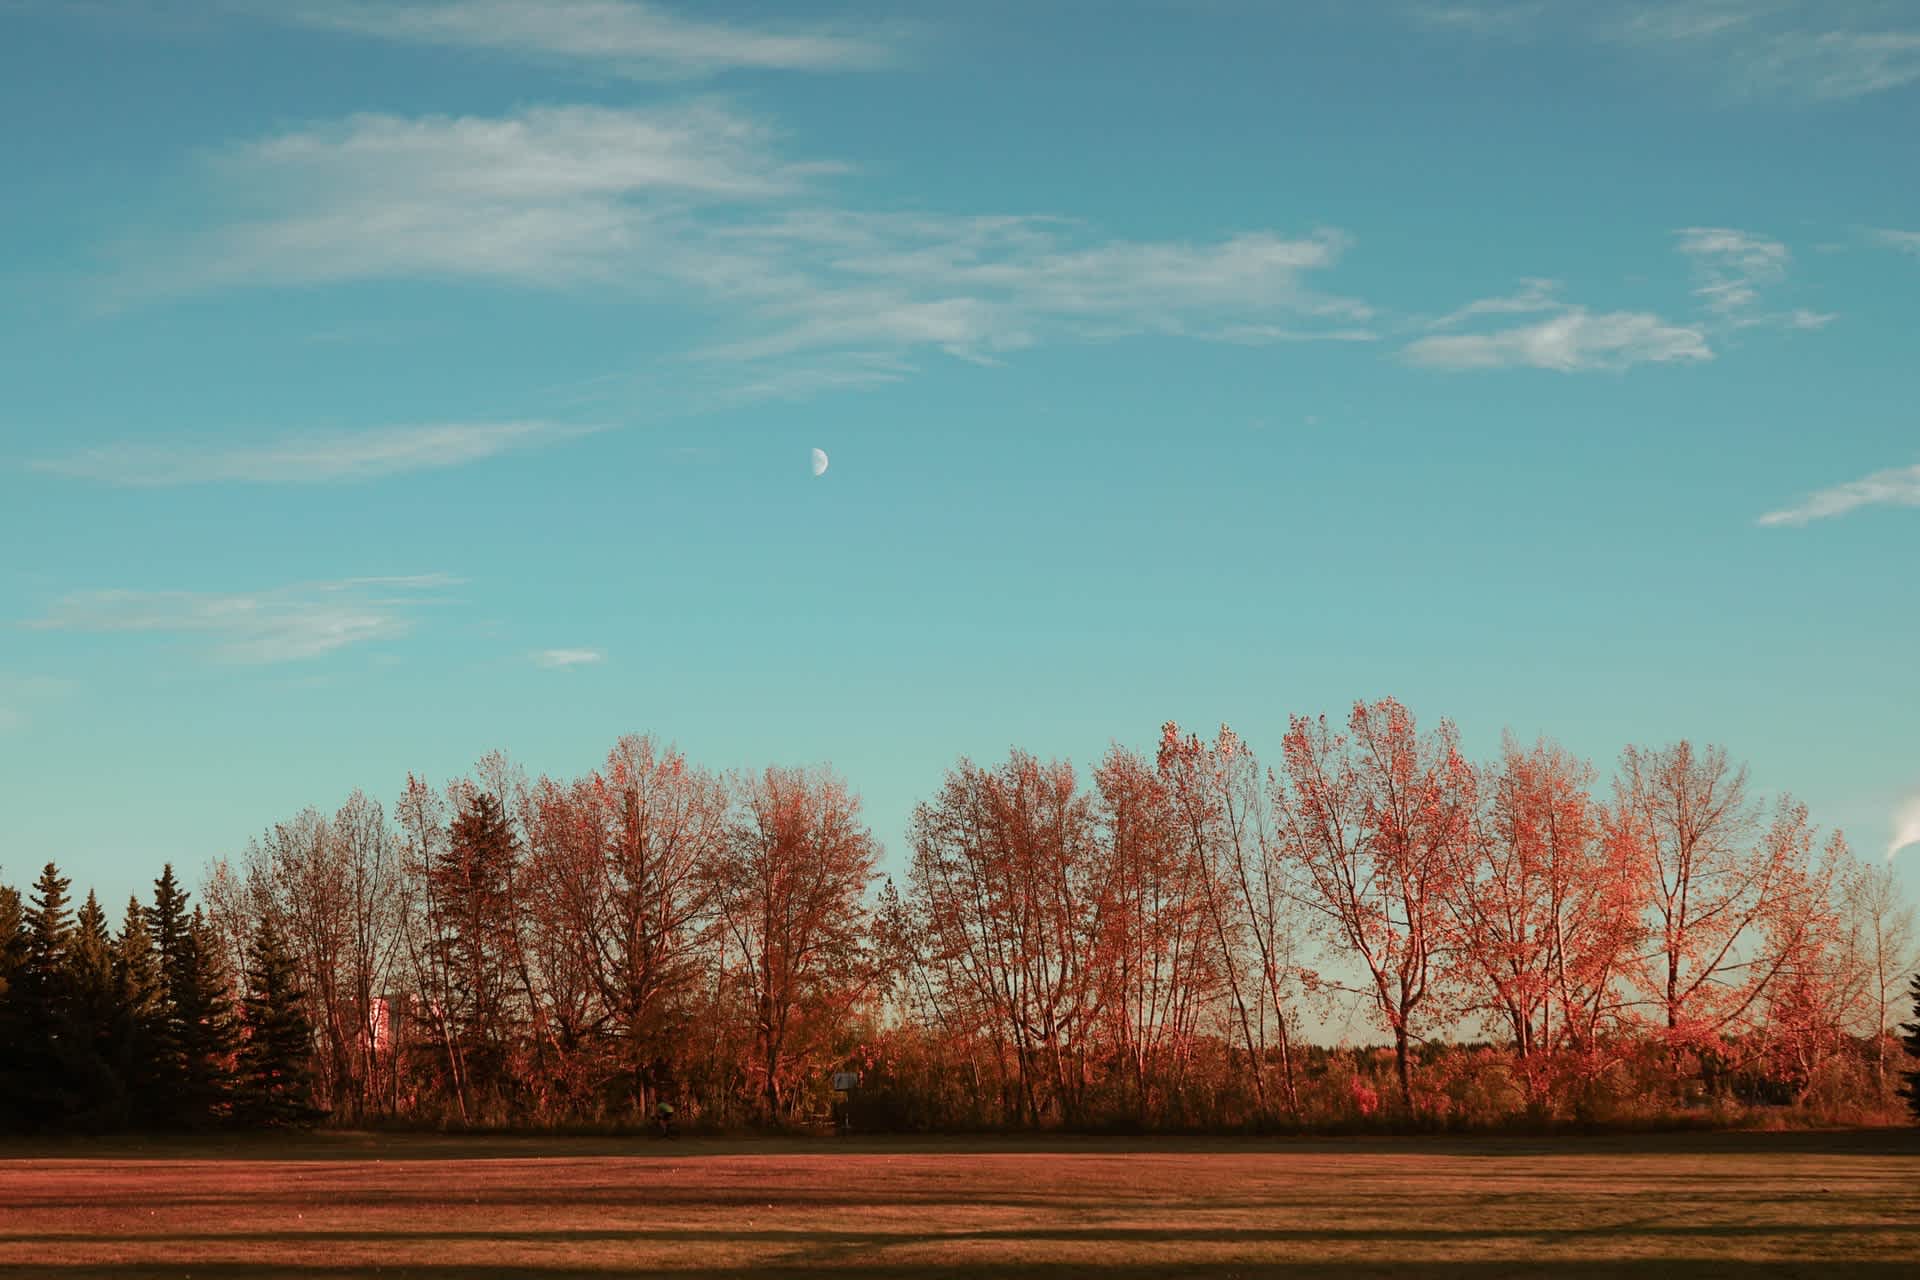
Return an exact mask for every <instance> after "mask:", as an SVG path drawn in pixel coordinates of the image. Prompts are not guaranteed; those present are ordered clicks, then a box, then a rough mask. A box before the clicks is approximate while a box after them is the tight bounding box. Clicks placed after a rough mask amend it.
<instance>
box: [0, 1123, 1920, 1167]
mask: <svg viewBox="0 0 1920 1280" xmlns="http://www.w3.org/2000/svg"><path fill="white" fill-rule="evenodd" d="M922 1154H924V1155H943V1156H944V1155H1081V1156H1120V1155H1168V1156H1172V1155H1215V1154H1217V1155H1227V1156H1252V1155H1266V1154H1272V1155H1282V1156H1284V1155H1289V1154H1299V1155H1393V1156H1420V1155H1430V1156H1483V1157H1489V1158H1503V1157H1505V1158H1511V1157H1529V1156H1543V1155H1550V1156H1607V1157H1615V1156H1622V1155H1775V1154H1778V1155H1825V1156H1910V1155H1920V1128H1916V1127H1906V1128H1879V1129H1836V1130H1824V1129H1783V1130H1775V1131H1769V1132H1761V1131H1753V1130H1728V1131H1719V1132H1714V1131H1682V1132H1656V1133H1599V1134H1582V1133H1569V1134H1565V1135H1561V1136H1539V1135H1533V1136H1513V1135H1505V1134H1484V1135H1478V1134H1431V1135H1406V1136H1398V1137H1341V1138H1329V1137H1186V1136H1178V1135H1171V1134H1167V1135H1146V1136H1125V1137H1097V1136H1088V1135H1078V1134H951V1135H940V1134H936V1135H906V1134H902V1135H897V1136H896V1135H873V1136H863V1137H851V1138H848V1137H821V1138H795V1137H783V1136H766V1137H754V1136H747V1137H737V1138H686V1139H680V1140H676V1141H671V1142H666V1141H661V1140H659V1139H657V1138H644V1137H631V1136H607V1137H600V1136H590V1135H582V1136H577V1137H575V1136H553V1135H546V1134H452V1133H449V1134H442V1133H433V1134H415V1133H380V1132H363V1131H349V1130H321V1131H318V1132H314V1133H303V1134H285V1133H259V1134H205V1135H166V1134H155V1135H139V1136H128V1135H114V1136H109V1137H96V1138H87V1137H54V1138H8V1137H0V1163H4V1162H5V1161H8V1160H240V1161H251V1160H276V1161H277V1160H288V1161H322V1162H335V1161H354V1160H385V1161H401V1160H467V1159H482V1160H501V1159H508V1160H512V1159H521V1160H540V1159H554V1158H559V1159H572V1160H583V1159H643V1160H680V1159H698V1158H702V1157H711V1156H782V1157H793V1156H813V1157H820V1158H823V1159H834V1158H837V1157H842V1156H858V1155H883V1156H902V1155H922Z"/></svg>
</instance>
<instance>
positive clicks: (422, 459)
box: [32, 422, 599, 488]
mask: <svg viewBox="0 0 1920 1280" xmlns="http://www.w3.org/2000/svg"><path fill="white" fill-rule="evenodd" d="M598 429H599V428H594V427H580V426H565V425H561V424H557V423H552V422H491V423H435V424H430V425H424V426H409V427H388V428H382V429H379V430H373V431H358V432H341V433H332V434H318V435H311V436H284V437H280V438H278V439H276V440H273V441H270V442H266V443H262V444H249V445H203V446H195V445H190V444H185V443H179V442H173V443H142V442H138V441H125V442H120V443H115V444H109V445H102V446H99V447H97V448H92V449H85V450H81V451H80V452H78V453H72V454H67V455H64V456H62V457H57V458H46V459H42V460H39V461H37V462H35V463H33V464H32V465H33V467H34V468H35V469H36V470H39V471H44V472H48V473H50V474H53V475H62V476H71V477H74V478H76V479H82V480H94V481H99V482H101V483H104V484H111V485H116V486H119V487H122V488H164V487H170V486H177V485H195V484H219V483H236V484H331V483H341V482H349V481H357V480H374V479H379V478H381V477H385V476H394V475H402V474H405V473H407V472H413V471H431V470H438V469H441V468H445V467H457V466H462V465H465V464H467V463H471V462H478V461H481V460H483V459H486V458H492V457H497V456H499V455H501V454H504V453H509V452H513V451H515V450H522V449H533V448H539V447H541V446H543V445H548V444H553V443H557V442H560V441H563V440H570V439H575V438H578V437H580V436H583V435H587V434H590V433H592V432H593V431H595V430H598Z"/></svg>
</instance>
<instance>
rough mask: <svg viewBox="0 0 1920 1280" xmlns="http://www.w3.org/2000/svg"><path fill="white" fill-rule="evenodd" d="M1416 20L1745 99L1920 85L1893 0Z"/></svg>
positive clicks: (1466, 9)
mask: <svg viewBox="0 0 1920 1280" xmlns="http://www.w3.org/2000/svg"><path fill="white" fill-rule="evenodd" d="M1413 14H1414V16H1415V18H1416V19H1417V20H1419V21H1420V22H1421V23H1422V24H1423V25H1425V26H1428V27H1430V28H1443V29H1444V28H1451V29H1453V30H1456V31H1460V32H1464V33H1468V34H1472V35H1477V36H1480V37H1483V38H1498V39H1506V40H1517V39H1528V38H1533V39H1552V38H1556V37H1558V38H1562V39H1573V40H1577V41H1585V42H1589V43H1595V44H1601V45H1611V46H1615V47H1619V48H1624V49H1628V50H1633V51H1635V52H1637V53H1639V54H1640V55H1642V56H1644V57H1648V58H1659V59H1664V60H1666V61H1668V62H1670V63H1673V64H1675V65H1676V66H1677V67H1681V68H1685V69H1686V73H1687V74H1690V75H1694V76H1697V77H1704V76H1706V75H1712V76H1714V77H1716V78H1718V79H1719V80H1720V81H1721V83H1722V84H1723V85H1724V86H1725V88H1726V89H1727V90H1729V91H1731V92H1732V93H1734V94H1736V95H1739V96H1748V97H1751V96H1756V95H1771V96H1783V97H1789V98H1801V99H1805V100H1809V101H1844V100H1847V99H1852V98H1861V97H1866V96H1868V95H1870V94H1875V93H1885V92H1888V91H1891V90H1897V89H1902V88H1905V87H1906V86H1908V85H1911V84H1913V83H1915V82H1920V23H1916V22H1915V21H1914V17H1915V12H1914V10H1913V8H1912V7H1911V6H1910V5H1898V4H1890V3H1887V2H1886V0H1661V2H1660V3H1636V4H1626V5H1619V4H1601V5H1596V4H1588V3H1580V2H1578V0H1555V2H1553V3H1547V2H1544V0H1481V2H1480V3H1473V4H1463V3H1455V4H1427V5H1420V6H1416V7H1415V8H1414V10H1413ZM1709 66H1710V67H1711V71H1707V70H1706V68H1707V67H1709Z"/></svg>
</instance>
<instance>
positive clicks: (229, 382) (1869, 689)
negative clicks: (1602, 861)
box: [0, 0, 1920, 898]
mask: <svg viewBox="0 0 1920 1280" xmlns="http://www.w3.org/2000/svg"><path fill="white" fill-rule="evenodd" d="M0 112H4V116H5V118H6V119H8V120H10V121H14V122H29V123H28V127H10V128H8V129H5V130H0V174H4V175H5V177H4V181H3V182H0V547H4V548H5V549H6V552H7V554H5V555H4V556H0V621H3V622H4V626H0V874H4V875H5V876H6V877H8V878H9V879H14V880H20V879H25V878H28V877H29V876H30V874H31V869H32V868H33V867H35V866H37V865H38V864H39V863H41V862H42V861H44V860H46V859H47V858H57V859H58V860H60V861H61V862H62V864H63V865H64V866H66V867H67V868H69V869H70V871H71V872H72V873H73V874H74V875H75V877H76V878H77V879H78V880H80V881H81V882H83V883H90V884H94V885H98V886H99V887H100V888H101V889H102V891H103V892H104V893H106V894H108V895H111V896H112V897H115V898H120V897H124V895H125V893H126V892H128V891H129V890H131V889H133V888H135V887H136V886H143V885H144V884H145V882H146V880H148V879H150V877H151V876H152V874H153V872H154V869H155V868H156V867H157V865H158V864H159V862H160V861H162V860H163V859H172V860H174V861H175V862H177V863H180V864H183V865H184V866H186V867H188V868H191V869H193V871H194V872H196V873H197V871H198V869H199V868H200V867H201V866H202V865H203V864H204V862H205V861H206V859H208V858H209V857H211V856H213V855H216V854H220V853H230V852H233V851H236V850H237V849H238V848H239V847H240V846H241V845H243V844H244V842H245V841H246V839H247V838H248V837H249V836H250V835H252V834H254V833H256V832H257V831H259V830H260V829H262V828H263V827H265V826H266V825H267V824H269V823H271V822H272V821H274V820H276V819H279V818H282V817H285V816H287V815H288V814H290V813H292V812H294V811H296V810H297V809H299V808H300V807H302V806H304V805H306V804H309V803H312V804H319V805H322V806H325V807H331V806H333V805H336V804H338V803H339V801H340V800H341V799H343V798H344V797H345V795H346V794H347V792H348V791H350V790H351V789H352V788H354V787H356V786H359V787H364V788H366V789H367V790H368V791H369V792H370V793H372V794H374V795H376V796H378V797H380V798H382V799H384V800H388V801H390V800H391V799H392V797H393V796H394V795H395V794H396V793H397V791H398V790H399V787H400V785H401V783H402V782H403V780H404V778H405V775H406V773H407V771H408V770H413V771H416V772H419V773H422V774H424V775H426V776H428V777H430V778H433V779H435V780H443V779H445V778H446V777H448V776H449V775H451V774H454V773H456V772H459V771H462V770H464V769H466V768H467V767H469V766H470V764H471V762H472V761H473V760H474V759H475V758H476V757H478V756H479V755H480V754H482V753H483V752H485V751H487V750H489V749H491V748H494V747H500V748H504V749H506V750H508V751H510V752H511V753H512V754H513V755H514V756H515V757H517V758H518V759H519V760H521V761H522V762H523V763H524V764H525V765H526V766H527V767H528V768H529V769H530V770H533V771H536V772H537V771H549V772H555V773H576V772H580V771H584V770H585V769H587V768H589V767H591V766H592V765H594V764H595V763H596V761H597V760H598V759H599V757H600V756H601V755H602V754H603V753H604V751H605V750H606V748H607V747H608V746H609V745H610V744H611V742H612V741H613V739H614V738H615V737H616V736H617V735H618V734H620V733H622V732H627V731H634V730H644V731H651V732H653V733H656V734H658V735H660V736H662V737H664V738H668V739H671V740H674V741H676V742H678V743H679V744H680V745H681V746H682V747H684V748H685V749H686V750H688V751H689V753H690V754H692V755H693V756H694V757H695V758H697V759H699V760H701V761H702V762H704V763H707V764H710V765H713V766H716V767H730V766H736V765H739V766H751V765H757V764H761V763H767V762H775V761H778V762H793V763H800V762H813V761H831V762H832V763H833V764H834V765H835V766H837V767H838V768H839V769H840V770H842V771H843V772H844V773H845V774H846V775H847V776H848V777H849V778H850V779H851V780H852V782H853V783H854V785H855V786H856V787H857V788H858V789H859V790H860V791H861V792H862V793H863V795H864V797H865V799H866V803H867V808H868V813H869V816H870V818H871V820H872V822H873V824H874V827H875V830H876V832H877V833H878V834H879V835H880V837H881V838H882V840H883V841H884V842H885V843H886V844H887V846H888V849H889V865H893V866H897V865H899V863H900V860H901V859H902V858H903V857H904V853H905V850H904V830H905V824H906V820H907V816H908V813H909V812H910V810H911V807H912V805H913V803H914V802H915V801H916V800H917V799H918V798H920V797H922V796H924V795H926V794H928V793H929V792H930V791H931V790H932V789H933V788H934V787H935V786H936V785H937V782H938V779H939V777H940V773H941V771H942V770H943V769H944V768H945V767H946V766H947V765H948V764H950V763H951V762H952V761H953V759H954V758H956V757H957V756H959V755H960V754H962V753H966V754H971V755H974V756H976V757H978V758H987V759H991V758H995V757H998V756H1000V755H1001V754H1003V753H1004V752H1005V750H1006V749H1007V747H1008V746H1009V745H1012V744H1019V745H1021V746H1023V747H1025V748H1028V749H1030V750H1033V751H1036V752H1039V753H1041V754H1044V755H1066V756H1070V757H1072V758H1073V759H1075V760H1076V761H1078V762H1081V763H1091V762H1092V761H1093V760H1094V759H1095V758H1097V756H1098V755H1099V754H1100V753H1101V752H1102V751H1103V750H1104V749H1105V747H1106V745H1107V743H1108V742H1109V741H1110V740H1114V739H1118V740H1121V741H1124V742H1128V743H1131V744H1135V745H1139V746H1142V747H1145V746H1149V745H1151V743H1152V742H1153V740H1154V738H1155V735H1156V730H1157V727H1158V725H1159V724H1160V723H1161V722H1162V721H1163V720H1166V719H1169V718H1172V719H1177V720H1179V721H1181V722H1182V723H1183V724H1186V725H1189V726H1191V727H1195V728H1201V729H1207V728H1210V727H1211V726H1213V725H1215V724H1218V723H1220V722H1221V721H1227V722H1230V723H1231V724H1233V725H1234V726H1235V728H1236V729H1238V730H1239V731H1240V732H1241V733H1242V734H1243V735H1244V736H1246V737H1247V738H1248V739H1250V740H1251V741H1252V743H1253V744H1254V745H1255V746H1256V748H1264V749H1266V750H1268V751H1271V750H1272V749H1274V748H1275V747H1276V746H1277V743H1278V738H1279V735H1280V733H1281V732H1282V731H1283V730H1284V727H1285V721H1286V715H1287V714H1288V713H1289V712H1293V711H1298V712H1319V711H1329V712H1334V713H1339V712H1341V711H1342V710H1343V709H1344V708H1345V707H1346V706H1347V705H1348V704H1349V703H1350V702H1351V701H1352V700H1353V699H1354V698H1356V697H1378V696H1383V695H1389V694H1390V695H1393V696H1397V697H1399V698H1401V699H1402V700H1404V701H1406V702H1408V703H1409V704H1410V705H1411V706H1412V707H1413V708H1414V710H1415V712H1416V713H1417V714H1418V715H1420V716H1421V717H1422V718H1423V719H1426V720H1433V719H1436V718H1438V717H1441V716H1451V717H1453V718H1454V719H1455V720H1457V721H1458V722H1459V724H1460V726H1461V728H1462V731H1463V733H1464V735H1465V737H1466V740H1467V742H1468V744H1469V745H1470V746H1471V747H1473V748H1474V749H1475V750H1476V751H1477V752H1480V753H1483V754H1485V753H1491V752H1492V750H1493V749H1494V747H1495V746H1496V744H1497V741H1498V736H1499V733H1500V731H1501V729H1502V728H1503V727H1511V728H1512V729H1513V730H1514V731H1515V732H1517V733H1519V734H1520V735H1522V736H1523V737H1531V736H1533V735H1535V734H1539V733H1549V734H1553V735H1555V736H1557V737H1559V738H1560V739H1561V740H1563V741H1564V742H1566V743H1567V744H1568V745H1569V746H1570V747H1572V748H1573V749H1575V750H1577V751H1579V752H1582V753H1584V754H1587V755H1589V756H1591V757H1593V758H1594V759H1595V760H1596V762H1597V763H1599V764H1600V765H1601V767H1602V768H1603V770H1604V769H1606V768H1607V767H1609V766H1610V764H1611V762H1612V759H1613V757H1614V755H1615V754H1616V753H1617V751H1618V749H1619V748H1620V746H1622V745H1623V744H1625V743H1627V742H1629V741H1633V742H1642V743H1663V742H1667V741H1671V740H1673V739H1675V738H1678V737H1681V736H1687V737H1691V738H1694V739H1696V740H1708V741H1719V742H1724V743H1725V744H1726V745H1727V746H1728V747H1729V749H1730V750H1731V751H1732V752H1733V753H1734V754H1735V755H1736V756H1739V757H1743V758H1745V759H1747V760H1749V761H1751V763H1752V766H1753V770H1754V777H1755V781H1756V782H1757V783H1758V784H1759V785H1760V786H1761V787H1763V788H1765V789H1767V790H1776V789H1783V788H1785V789H1791V790H1793V791H1794V792H1796V793H1797V794H1798V795H1800V796H1801V797H1802V798H1803V799H1805V800H1807V801H1808V802H1809V803H1810V804H1811V805H1812V807H1813V808H1814V811H1815V814H1816V817H1817V818H1819V819H1820V820H1821V821H1823V822H1824V823H1826V824H1828V825H1838V826H1843V827H1844V828H1845V829H1846V830H1847V832H1848V834H1849V836H1850V838H1851V839H1852V841H1853V843H1854V845H1855V847H1856V848H1857V849H1859V850H1861V851H1862V852H1863V853H1864V854H1866V855H1867V856H1872V857H1877V856H1879V855H1880V854H1882V853H1883V852H1884V851H1885V849H1886V846H1887V844H1888V842H1889V840H1890V838H1891V836H1892V832H1893V830H1894V825H1895V817H1894V815H1895V813H1896V810H1897V808H1898V806H1899V805H1900V804H1901V803H1902V800H1903V797H1905V796H1908V795H1910V794H1912V793H1913V792H1914V791H1916V790H1920V745H1917V744H1920V735H1917V733H1916V721H1917V720H1920V716H1916V712H1917V711H1920V661H1917V660H1916V657H1915V655H1916V653H1920V640H1917V639H1916V638H1917V637H1920V593H1916V592H1915V590H1914V580H1915V575H1914V569H1913V566H1914V565H1915V563H1916V553H1920V422H1917V421H1916V416H1915V409H1914V404H1915V399H1916V397H1915V387H1916V378H1917V377H1920V375H1917V374H1916V372H1915V371H1916V369H1920V178H1916V176H1915V175H1916V174H1920V130H1916V129H1915V128H1914V121H1915V120H1916V119H1920V5H1916V4H1913V3H1874V2H1868V0H1861V2H1857V3H1856V2H1852V0H1828V2H1826V3H1819V4H1814V3H1794V2H1792V0H1677V2H1675V3H1668V4H1664V5H1659V6H1651V5H1649V6H1640V5H1633V4H1622V5H1613V6H1604V5H1601V6H1596V5H1576V4H1571V3H1567V4H1555V3H1528V2H1524V0H1515V2H1513V3H1494V2H1491V0H1490V2H1488V3H1476V4H1468V3H1431V4H1425V3H1378V4H1363V3H1355V4H1334V3H1309V2H1305V0H1303V2H1302V3H1297V4H1284V5H1283V4H1257V3H1251V2H1247V3H1236V2H1234V0H1215V2H1212V3H1194V4H1184V5H1176V4H1172V3H1145V2H1140V3H1120V4H1097V5H1096V4H1091V3H1066V2H1064V0H1062V2H1059V3H1031V2H1029V3H1020V4H1014V3H998V2H988V3H978V4H972V5H966V6H917V5H916V6H901V7H898V8H895V9H888V8H885V7H882V6H877V5H874V6H837V5H836V6H821V7H818V8H817V9H812V10H802V9H801V8H800V7H799V6H794V5H777V6H776V5H770V4H762V5H753V6H748V5H738V6H727V5H702V6H698V7H693V6H684V7H669V6H666V5H651V4H638V3H619V2H617V0H577V2H576V0H555V2H554V3H550V4H544V5H538V6H534V5H510V4H507V3H504V2H501V0H436V2H432V3H428V2H425V0H393V2H392V3H382V4H371V3H353V2H350V0H294V2H291V3H280V4H271V5H269V4H264V3H263V4H258V5H250V4H244V3H228V4H223V3H217V2H215V0H199V2H196V3H192V4H187V3H176V4H168V3H148V4H139V5H134V4H126V5H118V4H106V3H99V4H91V3H57V4H56V3H52V2H51V0H46V2H42V0H24V2H23V0H11V2H7V0H0ZM812 447H819V448H823V449H825V450H827V451H828V452H829V453H830V454H831V455H832V459H833V462H832V467H831V469H830V470H829V471H828V472H827V474H826V475H824V476H821V477H819V478H817V479H816V478H813V477H812V476H810V474H809V472H808V467H807V458H808V450H809V449H810V448H812ZM1905 857H1906V859H1907V866H1906V867H1905V869H1904V871H1903V874H1904V875H1905V877H1906V879H1907V882H1908V884H1909V887H1910V888H1920V871H1916V870H1915V869H1914V867H1913V865H1912V864H1913V863H1915V862H1920V854H1914V853H1909V854H1907V855H1905Z"/></svg>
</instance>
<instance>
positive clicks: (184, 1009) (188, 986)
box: [167, 907, 239, 1129]
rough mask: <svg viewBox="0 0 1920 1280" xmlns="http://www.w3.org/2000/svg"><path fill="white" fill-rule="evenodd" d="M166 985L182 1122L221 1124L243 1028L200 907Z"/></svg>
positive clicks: (193, 1125)
mask: <svg viewBox="0 0 1920 1280" xmlns="http://www.w3.org/2000/svg"><path fill="white" fill-rule="evenodd" d="M167 989H168V992H169V994H170V995H171V996H172V998H173V1013H174V1017H175V1018H176V1019H177V1020H178V1021H177V1025H178V1029H179V1033H180V1056H181V1062H182V1067H183V1082H184V1085H185V1088H184V1091H183V1093H182V1102H183V1104H184V1105H183V1108H182V1110H181V1113H180V1117H179V1119H180V1123H181V1124H183V1125H185V1126H186V1127H188V1128H194V1129H197V1128H203V1127H206V1126H208V1125H214V1124H219V1123H221V1122H222V1121H224V1120H226V1119H228V1118H229V1116H230V1115H231V1114H232V1103H233V1097H232V1093H233V1089H232V1085H233V1051H234V1048H235V1046H236V1045H237V1043H238V1031H239V1029H238V1028H237V1027H236V1026H235V1025H234V1021H233V989H232V986H231V985H230V984H229V983H228V981H227V975H226V974H225V973H224V972H223V971H222V969H221V966H220V963H219V947H218V945H217V944H216V943H215V941H214V938H213V929H212V927H211V926H210V925H209V924H208V923H207V917H206V914H205V913H204V912H203V911H201V910H200V909H199V908H198V907H195V908H194V911H193V915H192V916H191V917H190V918H189V920H188V924H187V934H186V942H185V946H184V948H183V951H182V959H181V962H180V963H179V965H178V966H177V967H176V968H175V969H174V971H173V972H172V973H171V974H169V975H168V978H167Z"/></svg>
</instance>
